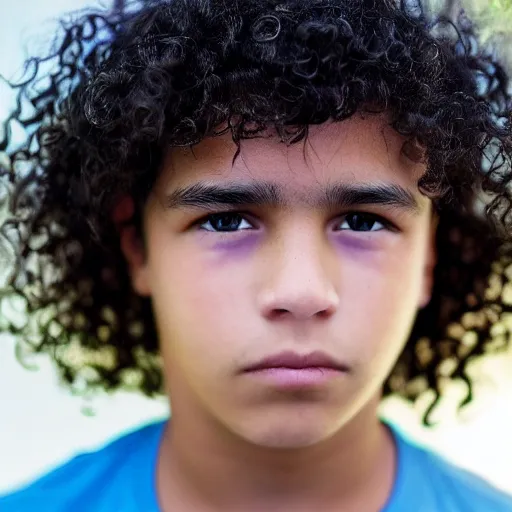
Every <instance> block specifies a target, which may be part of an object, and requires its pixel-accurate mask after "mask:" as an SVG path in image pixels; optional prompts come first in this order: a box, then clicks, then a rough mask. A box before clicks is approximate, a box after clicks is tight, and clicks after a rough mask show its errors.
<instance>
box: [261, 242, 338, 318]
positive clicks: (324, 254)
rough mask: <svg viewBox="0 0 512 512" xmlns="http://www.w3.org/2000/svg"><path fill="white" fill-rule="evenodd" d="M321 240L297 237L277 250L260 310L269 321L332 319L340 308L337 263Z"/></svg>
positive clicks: (266, 282)
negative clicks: (336, 280) (336, 278)
mask: <svg viewBox="0 0 512 512" xmlns="http://www.w3.org/2000/svg"><path fill="white" fill-rule="evenodd" d="M332 258H333V257H332V256H331V255H330V254H329V251H328V249H326V248H325V247H323V243H322V241H320V240H314V239H313V238H312V237H304V236H300V237H294V239H293V240H289V241H281V243H280V244H279V247H275V248H274V251H273V254H272V258H269V261H271V263H269V264H267V265H266V269H265V270H264V275H265V276H266V279H265V283H264V286H263V288H262V290H261V293H260V300H259V302H260V308H261V312H262V314H263V316H264V317H265V318H267V319H276V318H281V317H289V318H294V319H296V320H307V319H312V318H315V317H316V318H326V317H329V316H331V315H332V314H333V313H334V312H335V311H336V309H337V308H338V305H339V294H338V292H337V290H336V286H335V276H336V270H335V262H333V261H332Z"/></svg>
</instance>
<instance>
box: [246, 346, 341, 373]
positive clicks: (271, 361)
mask: <svg viewBox="0 0 512 512" xmlns="http://www.w3.org/2000/svg"><path fill="white" fill-rule="evenodd" d="M275 368H282V369H290V370H307V369H313V368H325V369H330V370H337V371H340V372H347V371H348V370H349V368H348V366H347V365H346V364H343V363H342V362H340V361H337V360H336V359H334V358H333V357H331V356H329V355H328V354H326V353H324V352H318V351H317V352H311V353H309V354H298V353H296V352H291V351H289V352H281V353H279V354H276V355H272V356H269V357H266V358H264V359H262V360H261V361H259V362H257V363H256V364H254V365H251V366H249V367H247V368H246V369H245V370H244V371H245V372H257V371H262V370H270V369H275Z"/></svg>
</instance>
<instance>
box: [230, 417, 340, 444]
mask: <svg viewBox="0 0 512 512" xmlns="http://www.w3.org/2000/svg"><path fill="white" fill-rule="evenodd" d="M308 420H310V421H308ZM334 423H335V422H322V421H320V418H318V417H317V418H307V419H306V418H300V417H299V418H294V419H290V418H286V416H282V417H281V418H279V419H276V421H269V420H267V421H259V422H256V421H255V422H254V423H253V424H252V425H250V426H249V427H248V428H247V429H242V431H239V435H241V436H242V437H243V438H245V440H246V441H248V442H250V443H251V444H253V445H256V446H261V447H262V448H263V447H265V448H279V449H288V450H293V449H299V448H307V447H309V446H313V445H316V444H318V443H321V442H322V441H325V440H326V439H328V438H330V437H331V436H332V435H334V434H335V433H336V431H337V430H338V425H337V424H334Z"/></svg>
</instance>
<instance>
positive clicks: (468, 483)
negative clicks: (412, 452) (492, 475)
mask: <svg viewBox="0 0 512 512" xmlns="http://www.w3.org/2000/svg"><path fill="white" fill-rule="evenodd" d="M426 458H427V460H428V462H429V465H430V467H431V468H432V478H433V479H435V480H437V482H438V483H439V485H441V486H442V487H443V488H444V489H445V490H446V492H447V493H449V496H450V499H451V501H453V503H454V504H455V505H459V504H460V507H463V508H461V510H464V511H467V512H486V511H490V510H492V511H493V512H512V496H511V495H509V494H507V493H506V492H504V491H502V490H500V489H498V488H496V487H495V486H493V485H492V484H491V483H490V482H488V481H487V480H485V479H484V478H482V477H480V476H478V475H476V474H474V473H472V472H470V471H467V470H465V469H462V468H460V467H457V466H455V465H454V464H452V463H450V462H448V461H446V460H445V459H444V458H442V457H440V456H439V455H437V454H435V453H432V452H426Z"/></svg>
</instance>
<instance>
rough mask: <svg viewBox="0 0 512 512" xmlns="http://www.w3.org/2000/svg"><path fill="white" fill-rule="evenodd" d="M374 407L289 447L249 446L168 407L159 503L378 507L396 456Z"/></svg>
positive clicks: (175, 506) (165, 507) (209, 507)
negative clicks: (311, 441)
mask: <svg viewBox="0 0 512 512" xmlns="http://www.w3.org/2000/svg"><path fill="white" fill-rule="evenodd" d="M377 407H378V397H377V398H376V399H375V400H373V401H372V402H371V403H369V404H368V405H367V407H365V409H364V410H362V411H360V413H359V414H357V415H356V416H355V417H354V418H352V419H351V420H350V421H349V422H348V423H347V424H346V425H344V426H343V427H342V428H341V429H340V430H339V431H338V432H337V433H336V434H335V435H334V436H332V437H331V438H329V439H328V440H326V441H324V442H322V443H318V444H317V445H315V446H312V447H308V448H303V449H299V450H293V451H292V450H279V449H267V448H262V447H260V446H254V445H252V444H250V443H247V442H245V441H244V440H242V439H240V438H238V437H236V436H235V435H233V434H231V433H228V432H227V431H226V430H225V429H223V428H222V427H220V426H219V425H216V426H213V425H212V423H211V422H204V421H197V418H195V420H196V421H194V422H192V421H187V420H192V418H187V416H186V415H185V414H183V415H180V414H176V413H175V414H174V415H173V419H172V421H170V422H169V423H168V425H167V429H166V431H165V434H164V437H163V441H162V444H161V447H160V454H159V462H158V470H157V474H158V483H157V486H158V492H159V500H160V503H161V507H162V511H163V512H167V511H171V510H172V511H175V510H194V511H197V512H200V511H201V512H202V511H209V512H210V511H217V510H218V511H221V510H222V511H230V510H233V511H235V510H244V511H247V512H252V511H261V510H265V511H280V510H294V511H297V512H299V511H305V510H315V509H316V510H325V511H330V510H344V511H347V512H348V511H352V510H354V511H356V510H357V511H358V512H360V511H363V510H378V509H380V508H381V507H383V506H384V504H385V502H386V501H387V498H388V496H389V494H390V492H391V488H392V486H393V481H394V473H395V464H396V463H395V449H394V443H393V440H392V437H391V435H390V434H389V432H388V431H387V429H386V427H384V426H383V425H382V424H381V423H380V422H379V420H378V417H377ZM185 505H186V506H185Z"/></svg>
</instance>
